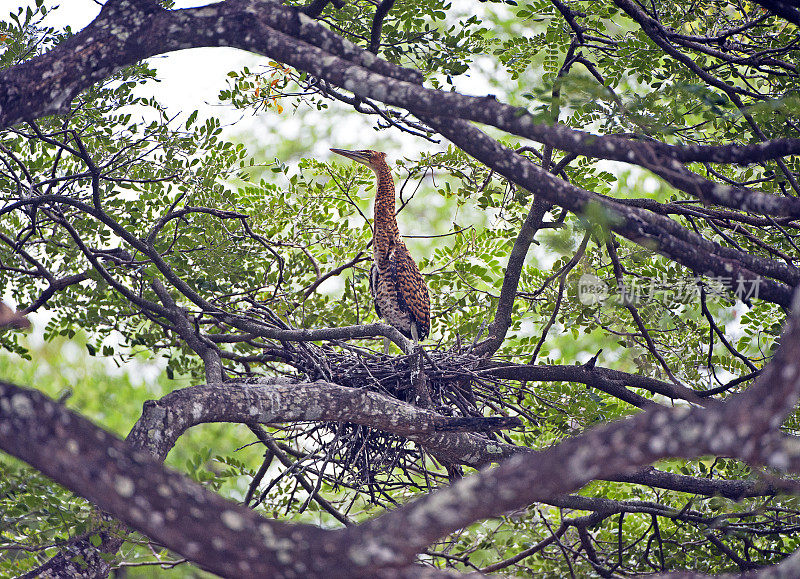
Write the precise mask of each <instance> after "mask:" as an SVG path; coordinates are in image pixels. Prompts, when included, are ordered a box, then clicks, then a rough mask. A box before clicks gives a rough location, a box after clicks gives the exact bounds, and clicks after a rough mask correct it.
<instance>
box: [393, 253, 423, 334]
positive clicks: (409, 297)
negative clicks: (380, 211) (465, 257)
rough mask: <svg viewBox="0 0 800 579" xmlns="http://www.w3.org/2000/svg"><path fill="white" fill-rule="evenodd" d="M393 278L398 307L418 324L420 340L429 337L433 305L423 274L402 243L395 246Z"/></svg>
mask: <svg viewBox="0 0 800 579" xmlns="http://www.w3.org/2000/svg"><path fill="white" fill-rule="evenodd" d="M393 249H394V251H393V254H394V255H393V256H392V257H393V259H390V262H391V264H392V277H393V278H394V283H395V289H396V291H397V305H398V306H399V307H400V308H401V309H403V310H406V311H408V312H409V313H410V314H411V317H412V318H413V321H414V322H416V324H417V330H418V333H419V338H420V339H423V338H425V337H426V336H427V335H428V332H429V331H430V328H431V303H430V298H429V297H428V288H427V286H426V285H425V280H424V279H423V278H422V274H421V273H420V271H419V268H418V267H417V264H416V263H414V259H413V258H412V257H411V254H410V253H409V252H408V249H407V248H406V246H405V244H404V243H403V242H402V241H397V242H396V243H395V246H394V248H393Z"/></svg>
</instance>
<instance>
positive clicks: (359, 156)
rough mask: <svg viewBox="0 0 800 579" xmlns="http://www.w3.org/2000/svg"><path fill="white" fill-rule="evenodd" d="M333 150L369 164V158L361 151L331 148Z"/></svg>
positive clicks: (343, 155)
mask: <svg viewBox="0 0 800 579" xmlns="http://www.w3.org/2000/svg"><path fill="white" fill-rule="evenodd" d="M331 151H332V152H334V153H336V154H337V155H341V156H342V157H347V158H348V159H352V160H353V161H358V162H359V163H364V164H365V165H368V164H369V158H368V157H367V156H366V155H365V154H364V153H362V152H361V151H348V150H347V149H331Z"/></svg>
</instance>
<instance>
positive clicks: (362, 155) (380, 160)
mask: <svg viewBox="0 0 800 579" xmlns="http://www.w3.org/2000/svg"><path fill="white" fill-rule="evenodd" d="M331 151H333V152H334V153H336V154H337V155H341V156H342V157H347V158H348V159H352V160H353V161H356V162H358V163H361V164H362V165H366V166H367V167H369V168H370V169H372V170H373V171H377V170H378V169H379V168H380V167H382V166H383V165H385V164H386V153H382V152H381V151H370V150H369V149H365V150H363V151H348V150H347V149H331Z"/></svg>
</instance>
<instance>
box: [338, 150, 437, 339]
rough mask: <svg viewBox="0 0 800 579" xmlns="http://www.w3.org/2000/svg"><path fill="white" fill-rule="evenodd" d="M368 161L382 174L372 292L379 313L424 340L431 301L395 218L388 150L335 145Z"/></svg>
mask: <svg viewBox="0 0 800 579" xmlns="http://www.w3.org/2000/svg"><path fill="white" fill-rule="evenodd" d="M331 151H333V152H334V153H338V154H339V155H342V156H344V157H347V158H348V159H352V160H353V161H357V162H359V163H362V164H363V165H366V166H367V167H369V168H370V169H372V170H373V171H374V172H375V175H376V176H377V178H378V191H377V193H376V195H375V213H374V225H373V227H374V230H373V261H372V270H371V271H370V284H369V286H370V292H371V293H372V298H373V301H374V303H375V311H376V312H377V314H378V316H379V317H381V318H383V319H384V320H386V321H387V322H388V323H389V324H391V325H392V326H394V327H395V328H397V329H398V330H400V332H402V333H403V334H404V335H405V336H407V337H409V338H411V339H412V340H423V339H425V337H426V336H427V335H428V332H429V331H430V327H431V304H430V298H429V297H428V288H427V286H426V285H425V280H424V279H423V278H422V274H421V273H420V271H419V268H418V267H417V264H416V263H415V262H414V259H413V258H412V257H411V254H410V253H409V252H408V249H407V248H406V244H405V243H403V240H402V239H400V231H399V230H398V229H397V220H396V219H395V215H394V214H395V191H394V179H393V178H392V172H391V170H390V169H389V165H387V164H386V154H385V153H381V152H379V151H368V150H366V151H347V150H344V149H331Z"/></svg>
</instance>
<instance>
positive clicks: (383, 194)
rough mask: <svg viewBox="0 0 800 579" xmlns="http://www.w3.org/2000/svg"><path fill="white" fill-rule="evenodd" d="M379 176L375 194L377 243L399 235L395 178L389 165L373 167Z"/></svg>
mask: <svg viewBox="0 0 800 579" xmlns="http://www.w3.org/2000/svg"><path fill="white" fill-rule="evenodd" d="M373 170H374V171H375V175H376V176H377V177H378V191H377V193H376V195H375V213H374V219H375V241H376V245H377V244H379V243H381V242H383V241H384V238H385V239H386V240H388V239H389V238H390V237H397V236H399V231H398V230H397V220H396V219H395V216H394V213H395V199H394V198H395V193H394V179H393V178H392V172H391V170H390V169H389V166H388V165H386V164H385V163H384V164H383V165H382V166H380V167H377V168H375V169H373Z"/></svg>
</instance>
